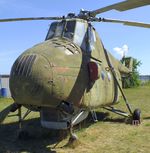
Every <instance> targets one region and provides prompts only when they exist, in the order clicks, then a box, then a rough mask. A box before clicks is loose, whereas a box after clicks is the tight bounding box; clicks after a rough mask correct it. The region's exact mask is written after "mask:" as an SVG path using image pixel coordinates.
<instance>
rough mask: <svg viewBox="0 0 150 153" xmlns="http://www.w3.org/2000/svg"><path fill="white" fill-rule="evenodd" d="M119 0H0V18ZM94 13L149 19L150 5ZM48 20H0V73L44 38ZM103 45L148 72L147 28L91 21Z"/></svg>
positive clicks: (149, 46)
mask: <svg viewBox="0 0 150 153" xmlns="http://www.w3.org/2000/svg"><path fill="white" fill-rule="evenodd" d="M122 1H123V0H122ZM117 2H121V0H111V1H110V0H82V1H81V0H74V1H69V0H0V19H3V18H20V17H42V16H44V17H48V16H63V15H67V14H68V13H70V12H74V13H76V14H78V13H79V11H80V9H85V10H90V11H91V10H96V9H98V8H101V7H104V6H107V5H111V4H114V3H117ZM98 17H102V18H103V17H105V18H112V19H122V20H130V21H132V20H133V21H137V22H146V23H150V5H149V6H145V7H140V8H136V9H132V10H129V11H124V12H118V11H115V10H112V11H108V12H105V13H102V14H100V15H98ZM50 24H51V21H23V22H7V23H0V74H9V73H10V70H11V66H12V64H13V62H14V61H15V59H16V58H17V57H18V56H19V55H20V54H21V53H22V52H23V51H25V50H26V49H28V48H31V47H32V46H34V45H35V44H38V43H40V42H42V41H44V39H45V37H46V34H47V31H48V28H49V25H50ZM93 26H94V27H95V28H96V30H97V32H98V33H99V35H100V38H101V40H102V41H103V43H104V46H105V48H106V49H107V50H109V52H111V53H112V54H113V55H114V56H115V57H116V58H117V59H121V56H122V55H123V54H124V53H125V54H126V56H132V57H134V58H136V59H138V60H140V61H141V63H142V65H141V66H140V68H139V72H140V74H142V75H150V29H147V28H138V27H131V26H123V25H121V24H113V23H93Z"/></svg>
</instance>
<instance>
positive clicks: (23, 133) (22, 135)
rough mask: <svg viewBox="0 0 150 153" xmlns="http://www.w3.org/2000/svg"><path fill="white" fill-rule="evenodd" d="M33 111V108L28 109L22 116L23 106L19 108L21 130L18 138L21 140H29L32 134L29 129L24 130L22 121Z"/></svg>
mask: <svg viewBox="0 0 150 153" xmlns="http://www.w3.org/2000/svg"><path fill="white" fill-rule="evenodd" d="M30 113H31V110H27V112H26V113H25V114H24V116H23V117H22V111H21V107H20V108H18V119H19V131H18V138H19V139H21V140H27V139H28V138H29V137H30V136H29V133H28V131H25V130H23V128H22V121H23V120H24V119H25V118H26V117H27V116H28V115H29V114H30Z"/></svg>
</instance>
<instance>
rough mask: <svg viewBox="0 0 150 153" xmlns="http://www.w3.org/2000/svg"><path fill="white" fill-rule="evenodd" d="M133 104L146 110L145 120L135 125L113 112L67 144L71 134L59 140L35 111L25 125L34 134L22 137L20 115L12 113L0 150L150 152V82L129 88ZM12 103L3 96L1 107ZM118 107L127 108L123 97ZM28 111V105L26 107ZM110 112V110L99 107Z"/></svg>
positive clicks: (88, 125)
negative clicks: (19, 126)
mask: <svg viewBox="0 0 150 153" xmlns="http://www.w3.org/2000/svg"><path fill="white" fill-rule="evenodd" d="M125 93H126V96H127V97H128V100H129V102H130V103H131V107H132V108H133V109H135V108H140V109H141V111H142V124H141V125H140V126H131V125H130V124H126V123H124V118H123V117H121V116H118V115H116V114H113V113H109V116H107V118H106V119H105V120H100V121H98V122H97V123H94V124H92V123H90V122H88V123H86V125H84V128H82V129H81V130H76V134H77V135H78V137H79V144H78V145H77V146H76V147H73V148H70V147H63V146H64V145H65V144H66V143H67V141H68V137H67V138H65V139H64V140H63V141H61V142H60V143H59V144H58V145H57V146H56V148H55V149H53V146H54V145H55V144H56V143H57V141H58V139H57V138H58V132H57V133H56V131H55V132H54V131H50V130H48V129H44V128H42V127H41V126H40V120H39V114H38V113H31V114H30V115H29V116H28V117H27V119H26V120H25V121H24V123H23V126H24V128H25V129H27V130H28V131H29V132H30V133H31V134H32V137H31V138H30V139H29V140H18V139H17V133H18V124H17V117H8V118H7V119H6V120H5V122H4V123H3V124H2V125H0V153H48V152H53V153H55V152H59V153H67V152H68V153H71V152H72V153H74V152H75V153H79V152H81V153H82V152H83V153H84V152H85V153H148V152H150V84H148V85H145V86H141V87H139V88H133V89H127V90H125ZM10 103H12V99H0V111H1V110H2V109H3V108H4V107H6V106H7V105H9V104H10ZM116 107H117V108H122V109H123V110H125V104H124V102H123V101H121V102H120V103H119V104H118V105H116ZM23 111H24V112H25V109H24V110H23ZM97 112H98V114H100V112H104V113H106V112H107V111H106V110H103V109H98V110H97Z"/></svg>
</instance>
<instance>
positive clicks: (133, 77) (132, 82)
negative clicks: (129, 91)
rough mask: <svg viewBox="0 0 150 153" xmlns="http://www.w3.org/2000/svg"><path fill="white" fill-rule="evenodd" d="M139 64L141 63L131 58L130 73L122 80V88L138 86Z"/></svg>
mask: <svg viewBox="0 0 150 153" xmlns="http://www.w3.org/2000/svg"><path fill="white" fill-rule="evenodd" d="M141 64H142V63H141V61H138V60H137V59H135V58H133V68H132V73H131V74H130V75H129V77H125V78H123V88H132V87H137V86H139V85H140V79H139V72H138V67H139V66H140V65H141Z"/></svg>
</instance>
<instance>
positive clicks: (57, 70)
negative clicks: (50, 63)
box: [55, 67, 69, 73]
mask: <svg viewBox="0 0 150 153" xmlns="http://www.w3.org/2000/svg"><path fill="white" fill-rule="evenodd" d="M55 71H56V72H59V73H66V72H68V71H69V68H68V67H55Z"/></svg>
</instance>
